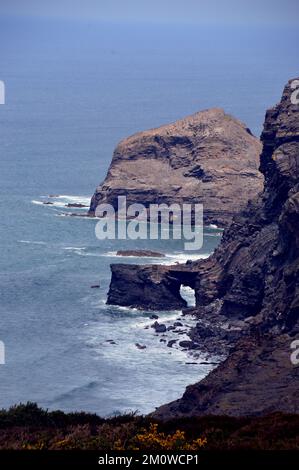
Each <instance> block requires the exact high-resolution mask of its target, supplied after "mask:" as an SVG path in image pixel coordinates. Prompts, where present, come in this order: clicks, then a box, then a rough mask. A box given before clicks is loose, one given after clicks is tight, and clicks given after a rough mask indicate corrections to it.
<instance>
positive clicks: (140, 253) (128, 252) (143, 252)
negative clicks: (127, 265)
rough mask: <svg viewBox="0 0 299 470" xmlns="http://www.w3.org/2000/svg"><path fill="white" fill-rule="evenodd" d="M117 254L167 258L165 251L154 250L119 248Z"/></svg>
mask: <svg viewBox="0 0 299 470" xmlns="http://www.w3.org/2000/svg"><path fill="white" fill-rule="evenodd" d="M116 255H117V256H136V257H140V258H144V257H148V258H165V255H164V253H159V252H158V251H152V250H118V252H117V253H116Z"/></svg>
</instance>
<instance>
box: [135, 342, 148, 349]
mask: <svg viewBox="0 0 299 470" xmlns="http://www.w3.org/2000/svg"><path fill="white" fill-rule="evenodd" d="M135 346H136V348H137V349H146V346H145V345H144V344H139V343H136V344H135Z"/></svg>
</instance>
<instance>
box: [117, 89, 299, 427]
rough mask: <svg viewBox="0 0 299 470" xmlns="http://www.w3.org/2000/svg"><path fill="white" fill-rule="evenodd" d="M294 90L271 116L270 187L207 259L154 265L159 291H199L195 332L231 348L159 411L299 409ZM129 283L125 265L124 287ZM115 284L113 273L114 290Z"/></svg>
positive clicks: (266, 141)
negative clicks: (294, 348) (294, 346)
mask: <svg viewBox="0 0 299 470" xmlns="http://www.w3.org/2000/svg"><path fill="white" fill-rule="evenodd" d="M291 92H292V90H291V86H290V82H289V83H288V84H287V86H286V87H285V89H284V92H283V96H282V99H281V102H280V103H279V104H278V105H277V106H275V107H274V108H273V109H270V110H269V111H268V112H267V114H266V119H265V125H264V131H263V133H262V142H263V150H262V154H261V158H260V169H261V171H262V173H263V174H264V177H265V186H264V191H263V193H262V194H261V195H260V196H258V197H257V198H256V199H255V200H254V201H253V202H249V203H248V205H247V207H246V208H245V209H244V210H243V211H242V212H241V213H240V214H239V215H238V216H236V217H235V218H234V220H233V222H232V224H231V226H230V227H229V228H228V229H227V230H226V231H225V232H224V235H223V239H222V241H221V244H220V246H219V248H218V249H217V250H216V251H215V253H214V254H213V255H212V256H211V257H210V258H209V259H207V260H202V261H198V262H195V263H189V264H188V265H187V266H185V267H184V270H185V271H184V273H183V274H182V272H180V271H179V269H178V267H176V269H175V270H174V271H173V269H174V268H171V267H168V270H165V268H163V269H164V271H163V270H160V271H159V269H158V268H154V267H152V268H151V269H156V271H159V283H158V286H157V287H158V289H157V297H159V296H160V294H161V286H163V289H165V288H166V289H168V297H169V296H170V295H173V296H174V297H175V296H176V293H177V284H178V283H181V284H188V285H190V286H191V287H192V286H194V287H195V292H196V308H195V310H194V312H193V313H194V314H195V315H197V318H198V324H197V327H196V328H195V329H194V330H193V331H192V332H191V336H192V338H193V339H195V340H196V341H197V343H198V344H203V345H206V346H207V348H209V347H210V348H211V349H212V350H214V351H217V346H219V345H221V346H223V347H224V346H225V345H226V346H228V347H227V351H229V352H230V355H229V357H228V359H227V360H226V361H225V362H224V363H223V364H221V365H220V366H219V367H218V368H217V369H215V370H214V371H213V372H212V373H211V374H209V376H208V377H207V378H205V379H204V380H203V381H202V382H200V383H199V384H196V385H194V386H190V387H188V388H187V390H186V392H185V394H184V396H183V397H182V399H180V400H178V401H176V402H174V403H171V404H170V405H166V406H164V407H162V408H161V409H159V410H158V411H157V412H156V414H155V416H157V417H160V418H168V417H171V416H174V415H188V414H209V413H212V414H214V413H218V414H221V413H225V414H236V415H246V414H254V413H263V412H266V411H273V410H274V411H277V410H284V411H290V412H299V399H298V394H297V395H296V389H298V368H296V367H295V366H294V365H293V364H292V363H291V361H290V354H291V349H290V344H291V342H292V341H293V340H294V339H296V338H298V337H299V325H298V318H299V106H298V105H294V104H292V103H291V99H290V96H291ZM130 269H132V267H131V268H130ZM139 269H142V268H136V275H135V276H137V277H138V276H139ZM148 269H150V268H148ZM186 271H189V278H188V274H187V272H186ZM156 275H157V274H156ZM135 280H136V277H135ZM126 281H127V274H126V266H122V281H121V282H122V285H124V284H126ZM131 281H132V280H131ZM131 281H129V282H128V283H127V284H126V287H127V290H130V285H132V286H134V282H133V283H132V284H131ZM143 282H144V285H147V282H148V277H147V276H144V277H143ZM114 289H115V285H114V283H113V277H112V283H111V287H110V294H111V292H112V291H113V290H114ZM154 292H155V290H154V289H152V290H151V306H152V308H153V307H154V303H155V293H154ZM145 298H146V296H145ZM127 302H128V304H130V305H132V304H133V305H134V302H133V303H132V302H130V299H127ZM140 303H142V300H139V302H138V306H140ZM165 307H166V305H165ZM159 308H161V299H160V300H159ZM222 351H223V350H222Z"/></svg>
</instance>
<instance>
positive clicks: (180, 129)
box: [89, 109, 262, 226]
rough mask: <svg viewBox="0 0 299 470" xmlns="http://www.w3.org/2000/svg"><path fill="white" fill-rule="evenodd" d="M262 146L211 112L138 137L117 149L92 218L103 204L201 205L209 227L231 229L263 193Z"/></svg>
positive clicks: (229, 119) (237, 125) (236, 125)
mask: <svg viewBox="0 0 299 470" xmlns="http://www.w3.org/2000/svg"><path fill="white" fill-rule="evenodd" d="M260 151H261V144H260V142H259V140H258V139H256V138H255V137H253V136H252V135H251V133H250V131H249V130H248V129H247V128H246V127H245V126H244V124H242V123H241V122H240V121H238V120H237V119H235V118H233V117H231V116H229V115H227V114H225V113H224V111H223V110H221V109H210V110H207V111H202V112H199V113H196V114H194V115H192V116H189V117H186V118H185V119H182V120H180V121H177V122H175V123H173V124H170V125H166V126H162V127H159V128H157V129H152V130H148V131H145V132H139V133H137V134H135V135H133V136H131V137H129V138H127V139H124V140H123V141H121V142H120V144H119V145H118V146H117V148H116V150H115V152H114V155H113V159H112V162H111V165H110V168H109V171H108V174H107V177H106V179H105V181H104V182H103V183H102V184H101V185H100V186H99V187H98V188H97V189H96V192H95V194H94V196H93V198H92V201H91V205H90V211H89V213H90V215H93V214H94V213H95V210H96V207H97V205H98V204H100V203H106V202H108V203H110V204H112V205H113V207H114V208H116V207H117V197H118V196H120V195H125V196H126V197H127V202H128V204H132V203H142V204H144V205H146V206H148V205H149V204H150V203H167V204H171V203H174V202H178V203H183V202H188V203H191V202H194V203H196V202H201V203H203V204H204V209H205V210H204V217H205V223H206V224H210V223H213V224H217V225H218V226H226V225H228V223H229V222H230V221H231V218H232V216H233V215H234V214H236V213H237V212H238V211H239V210H240V208H241V207H242V206H244V205H245V203H246V202H247V201H248V199H250V198H252V197H255V196H256V194H257V193H258V192H259V191H260V190H261V189H262V176H261V173H260V172H259V171H258V157H259V154H260Z"/></svg>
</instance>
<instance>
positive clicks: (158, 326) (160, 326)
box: [151, 321, 167, 333]
mask: <svg viewBox="0 0 299 470" xmlns="http://www.w3.org/2000/svg"><path fill="white" fill-rule="evenodd" d="M151 326H152V328H154V330H155V332H156V333H165V331H167V328H166V325H164V323H158V322H157V321H155V323H154V324H153V325H151Z"/></svg>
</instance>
